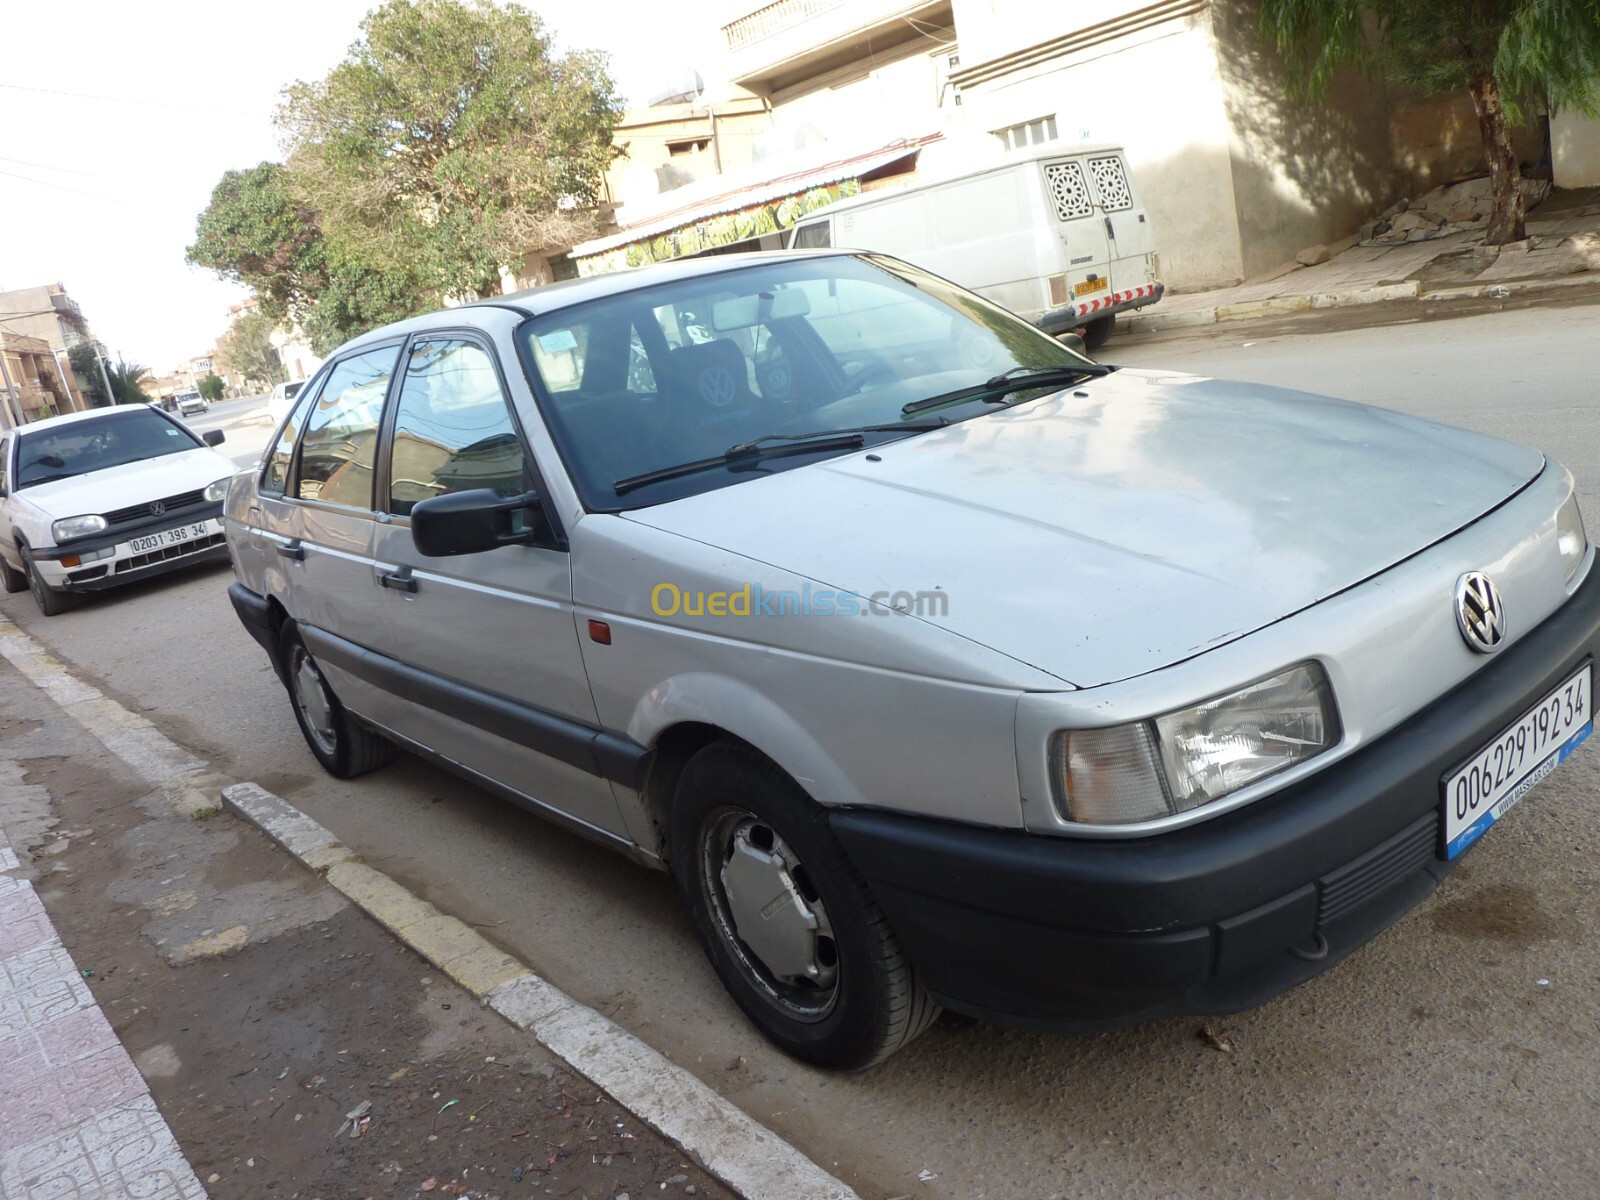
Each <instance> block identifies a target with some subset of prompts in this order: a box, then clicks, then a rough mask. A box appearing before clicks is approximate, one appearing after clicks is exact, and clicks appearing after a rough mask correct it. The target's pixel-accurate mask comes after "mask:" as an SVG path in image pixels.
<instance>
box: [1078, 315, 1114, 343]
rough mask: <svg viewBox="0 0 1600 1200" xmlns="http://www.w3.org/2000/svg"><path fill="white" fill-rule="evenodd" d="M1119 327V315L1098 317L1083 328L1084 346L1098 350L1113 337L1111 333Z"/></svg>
mask: <svg viewBox="0 0 1600 1200" xmlns="http://www.w3.org/2000/svg"><path fill="white" fill-rule="evenodd" d="M1116 327H1117V314H1116V313H1108V314H1107V315H1105V316H1103V317H1096V318H1095V319H1094V320H1092V321H1090V322H1089V323H1088V324H1087V325H1085V326H1084V327H1083V331H1082V332H1083V344H1084V346H1085V347H1087V348H1088V349H1090V350H1098V349H1100V347H1101V346H1104V345H1105V344H1106V342H1107V340H1109V339H1110V337H1111V331H1112V330H1113V329H1115V328H1116Z"/></svg>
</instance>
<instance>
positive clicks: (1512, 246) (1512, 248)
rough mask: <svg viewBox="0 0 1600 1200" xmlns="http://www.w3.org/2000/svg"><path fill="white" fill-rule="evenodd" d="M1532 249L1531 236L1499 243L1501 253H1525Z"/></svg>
mask: <svg viewBox="0 0 1600 1200" xmlns="http://www.w3.org/2000/svg"><path fill="white" fill-rule="evenodd" d="M1532 249H1533V239H1532V238H1523V239H1522V240H1521V241H1520V242H1502V243H1501V244H1500V253H1501V254H1511V253H1518V254H1526V253H1527V252H1528V251H1529V250H1532Z"/></svg>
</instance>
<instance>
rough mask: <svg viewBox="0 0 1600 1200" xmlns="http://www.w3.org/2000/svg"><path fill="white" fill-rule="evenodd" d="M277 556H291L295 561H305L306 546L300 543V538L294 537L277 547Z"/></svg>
mask: <svg viewBox="0 0 1600 1200" xmlns="http://www.w3.org/2000/svg"><path fill="white" fill-rule="evenodd" d="M278 557H279V558H292V559H293V560H294V561H295V562H305V560H306V548H305V547H304V546H302V545H301V544H300V539H299V538H296V539H295V540H294V541H292V542H290V543H289V544H288V545H287V546H279V547H278Z"/></svg>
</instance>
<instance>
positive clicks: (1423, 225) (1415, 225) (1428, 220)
mask: <svg viewBox="0 0 1600 1200" xmlns="http://www.w3.org/2000/svg"><path fill="white" fill-rule="evenodd" d="M1437 228H1439V222H1438V221H1435V220H1434V219H1433V218H1432V217H1430V216H1428V215H1427V214H1426V213H1422V212H1417V211H1415V210H1411V211H1408V212H1403V213H1401V214H1400V215H1399V216H1398V217H1396V218H1395V219H1394V232H1395V233H1403V234H1406V235H1407V236H1408V237H1409V235H1410V234H1411V233H1413V232H1414V231H1416V230H1426V231H1427V232H1428V233H1432V232H1433V231H1434V230H1435V229H1437Z"/></svg>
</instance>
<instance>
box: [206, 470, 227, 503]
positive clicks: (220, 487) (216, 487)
mask: <svg viewBox="0 0 1600 1200" xmlns="http://www.w3.org/2000/svg"><path fill="white" fill-rule="evenodd" d="M232 482H233V476H232V475H225V476H223V477H222V478H221V479H219V480H217V481H216V482H215V483H208V484H206V499H207V500H208V501H210V502H211V503H212V504H216V503H219V502H220V501H223V500H226V499H227V498H228V484H230V483H232Z"/></svg>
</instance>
